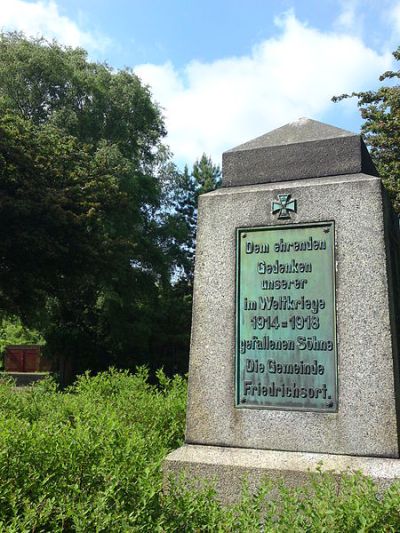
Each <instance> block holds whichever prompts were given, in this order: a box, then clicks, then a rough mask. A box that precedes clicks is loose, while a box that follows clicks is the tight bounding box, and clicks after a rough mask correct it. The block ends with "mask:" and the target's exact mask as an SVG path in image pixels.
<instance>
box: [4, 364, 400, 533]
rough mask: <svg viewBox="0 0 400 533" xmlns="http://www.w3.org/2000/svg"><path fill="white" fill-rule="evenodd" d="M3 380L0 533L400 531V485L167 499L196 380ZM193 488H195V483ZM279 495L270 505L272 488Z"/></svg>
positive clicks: (187, 494)
mask: <svg viewBox="0 0 400 533" xmlns="http://www.w3.org/2000/svg"><path fill="white" fill-rule="evenodd" d="M147 378H148V376H147V372H146V370H144V369H139V370H138V371H137V372H136V374H135V375H130V374H129V373H128V372H118V371H116V370H110V371H108V372H106V373H102V374H99V375H97V376H95V377H91V376H90V375H89V374H85V375H83V376H81V377H79V379H78V380H77V381H76V383H75V384H74V385H73V386H72V387H71V388H69V389H68V390H67V391H64V392H59V391H58V390H57V386H56V384H55V382H54V381H52V380H51V379H48V380H45V381H42V382H39V383H37V384H36V385H34V386H33V387H32V388H30V389H28V390H27V391H24V392H16V391H15V389H14V388H13V383H12V382H10V381H3V382H2V383H0V484H1V485H0V486H1V490H0V530H1V531H7V532H20V531H21V532H22V531H23V532H29V531H78V532H85V533H86V532H91V531H98V532H100V531H104V532H112V533H114V532H126V531H145V532H153V531H155V532H157V531H158V532H199V531H210V532H230V531H232V532H234V531H237V532H246V533H247V532H256V531H264V532H272V531H273V532H285V533H286V532H304V531H306V532H314V531H316V532H323V531H326V532H347V531H351V532H353V531H354V532H356V531H357V532H359V531H362V532H380V531H385V532H389V531H399V530H400V487H399V486H398V485H393V486H392V487H391V488H390V489H389V490H388V491H386V492H385V493H384V494H380V495H378V493H377V489H376V487H375V486H374V484H373V482H372V481H371V480H369V479H368V478H365V477H363V476H361V475H356V476H346V477H344V478H342V479H340V480H338V479H337V478H335V477H334V476H333V475H329V474H322V473H317V474H315V475H312V476H310V483H309V484H308V485H307V486H305V487H302V488H301V489H288V488H286V487H285V486H283V485H281V486H278V485H277V482H276V481H275V482H272V481H270V482H266V483H264V485H263V486H262V487H261V488H260V489H259V491H258V493H257V494H255V495H251V494H250V492H249V491H248V490H247V489H246V487H245V486H244V490H243V495H242V499H241V501H240V502H239V503H238V504H236V505H232V506H230V507H223V506H222V505H221V504H220V503H219V502H218V499H217V497H216V493H215V491H214V489H213V487H212V486H204V487H203V489H202V490H196V491H194V490H190V487H189V488H188V486H187V485H185V484H183V483H177V484H175V485H173V486H172V488H171V490H170V492H169V494H163V493H162V490H161V485H162V477H161V463H162V461H163V459H164V457H165V455H166V454H167V453H168V451H169V450H171V449H173V448H176V447H178V446H179V445H181V444H182V442H183V429H184V417H185V398H186V381H185V379H184V378H181V377H178V376H175V377H174V378H173V379H169V378H167V377H166V376H165V375H164V374H163V372H158V384H157V385H150V384H149V383H148V379H147ZM188 483H189V485H190V481H189V482H188ZM271 490H272V491H274V494H275V495H276V494H277V493H278V494H279V497H278V499H274V500H273V499H271V498H270V497H269V494H270V491H271Z"/></svg>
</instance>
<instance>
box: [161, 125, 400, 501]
mask: <svg viewBox="0 0 400 533" xmlns="http://www.w3.org/2000/svg"><path fill="white" fill-rule="evenodd" d="M397 235H398V221H397V217H395V216H394V215H393V213H392V211H391V208H390V205H389V202H388V200H387V198H386V195H385V192H384V190H383V188H382V183H381V180H380V178H379V177H378V176H377V173H376V170H375V168H374V166H373V164H372V162H371V159H370V156H369V154H368V151H367V149H366V148H365V145H364V143H363V141H362V139H361V137H360V135H356V134H353V133H350V132H347V131H344V130H341V129H338V128H335V127H332V126H328V125H326V124H321V123H319V122H316V121H313V120H309V119H300V120H298V121H297V122H293V123H291V124H287V125H286V126H283V127H281V128H278V129H276V130H274V131H272V132H270V133H267V134H266V135H263V136H261V137H259V138H257V139H254V140H252V141H250V142H247V143H245V144H242V145H241V146H238V147H237V148H234V149H232V150H229V151H228V152H225V153H224V154H223V186H222V188H221V189H219V190H217V191H213V192H211V193H208V194H205V195H203V196H202V197H201V198H200V204H199V224H198V234H197V249H196V269H195V284H194V302H193V327H192V341H191V353H190V368H189V399H188V400H189V401H188V412H187V425H186V443H185V445H184V446H183V447H182V448H180V449H178V450H176V451H174V452H172V453H171V454H170V455H169V456H168V457H167V459H166V461H165V463H164V471H165V474H166V476H167V477H168V476H170V475H177V474H178V473H184V474H185V475H187V476H188V477H190V478H193V477H198V478H200V479H209V480H213V481H214V482H215V483H216V487H217V490H218V492H219V494H220V496H221V498H222V499H223V500H225V501H232V500H234V499H235V498H236V497H237V496H238V495H239V494H240V490H241V486H242V482H243V479H244V477H247V479H248V482H249V484H250V486H251V487H256V486H257V484H258V483H259V482H260V480H261V479H262V478H263V477H266V476H267V477H272V478H275V477H277V476H279V477H282V478H283V479H284V480H286V482H287V483H288V484H292V485H293V484H298V483H302V482H303V481H304V480H305V479H307V476H308V472H309V471H310V470H311V471H312V470H315V469H316V468H317V466H318V465H319V464H320V463H321V462H322V468H323V469H329V470H335V471H336V472H338V473H340V472H343V471H346V470H347V469H351V470H361V471H363V472H364V473H365V474H367V475H370V476H372V477H373V478H374V479H375V480H377V481H378V483H380V484H383V485H385V484H387V483H389V482H391V481H392V480H393V479H395V478H396V477H400V460H399V457H400V439H399V437H400V429H399V413H400V405H399V388H400V382H399V359H398V351H397V336H396V327H395V323H396V317H397V310H396V305H397V304H398V295H397V293H396V290H397V284H396V280H397V279H398V271H399V262H398V258H397V249H398V236H397Z"/></svg>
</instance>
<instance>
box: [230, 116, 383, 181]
mask: <svg viewBox="0 0 400 533" xmlns="http://www.w3.org/2000/svg"><path fill="white" fill-rule="evenodd" d="M222 160H223V186H224V187H233V186H239V185H251V184H257V183H268V182H276V181H284V180H298V179H304V178H317V177H321V176H334V175H341V174H352V173H358V172H363V173H366V174H371V175H375V176H376V175H377V172H376V169H375V168H374V165H373V163H372V161H371V158H370V156H369V154H368V151H367V149H366V147H365V145H364V142H363V140H362V139H361V136H360V135H356V134H354V133H351V132H348V131H345V130H342V129H339V128H335V127H333V126H329V125H328V124H323V123H321V122H317V121H315V120H311V119H307V118H301V119H299V120H297V121H296V122H292V123H290V124H286V125H285V126H282V127H281V128H278V129H276V130H273V131H271V132H269V133H267V134H265V135H262V136H261V137H257V138H256V139H253V140H252V141H249V142H247V143H244V144H241V145H240V146H237V147H236V148H232V149H231V150H228V151H227V152H225V153H224V154H223V155H222Z"/></svg>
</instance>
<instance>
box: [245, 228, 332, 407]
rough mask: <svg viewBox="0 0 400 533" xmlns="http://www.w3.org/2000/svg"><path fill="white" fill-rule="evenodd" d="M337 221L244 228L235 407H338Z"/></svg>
mask: <svg viewBox="0 0 400 533" xmlns="http://www.w3.org/2000/svg"><path fill="white" fill-rule="evenodd" d="M334 251H335V226H334V222H321V223H315V224H304V225H297V224H296V225H280V226H273V227H264V228H238V229H237V260H236V279H237V287H236V384H235V388H236V394H235V398H236V400H235V401H236V407H238V408H269V409H290V410H302V411H325V412H335V411H337V401H338V399H337V354H336V313H335V254H334Z"/></svg>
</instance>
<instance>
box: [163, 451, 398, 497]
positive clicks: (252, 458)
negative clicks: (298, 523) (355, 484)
mask: <svg viewBox="0 0 400 533" xmlns="http://www.w3.org/2000/svg"><path fill="white" fill-rule="evenodd" d="M317 470H321V471H325V472H326V471H333V472H335V474H337V475H341V474H344V473H346V474H348V473H351V472H357V471H361V472H362V473H363V474H365V475H367V476H370V477H371V478H372V479H374V481H375V482H376V484H377V485H378V487H379V488H381V489H385V488H387V487H388V486H389V485H390V484H391V483H392V482H393V481H395V480H396V479H398V478H400V461H399V460H397V459H387V458H379V457H349V456H346V455H330V454H319V453H303V452H279V451H273V450H272V451H271V450H254V449H243V448H221V447H217V446H196V445H186V446H183V447H182V448H179V449H178V450H175V451H174V452H172V453H171V454H170V455H169V456H168V458H167V460H166V462H165V463H164V476H165V486H168V480H169V478H170V477H172V478H176V477H177V476H179V475H181V474H183V475H184V476H186V477H187V479H188V480H190V482H191V483H194V484H195V486H198V487H200V486H201V485H202V484H203V483H204V481H206V482H210V483H212V484H213V485H214V486H215V488H216V490H217V493H218V496H219V498H220V500H221V501H222V502H223V503H225V504H229V503H234V502H235V501H237V500H238V499H239V497H240V493H241V490H242V487H243V482H244V480H246V481H247V483H248V487H249V489H250V491H251V492H254V491H255V490H256V489H257V488H258V487H259V486H260V484H261V482H262V481H263V480H264V479H271V480H273V481H277V480H279V479H283V480H284V481H285V484H286V485H287V486H292V487H296V486H299V485H301V484H303V483H306V482H307V481H309V479H310V473H312V472H316V471H317Z"/></svg>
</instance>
